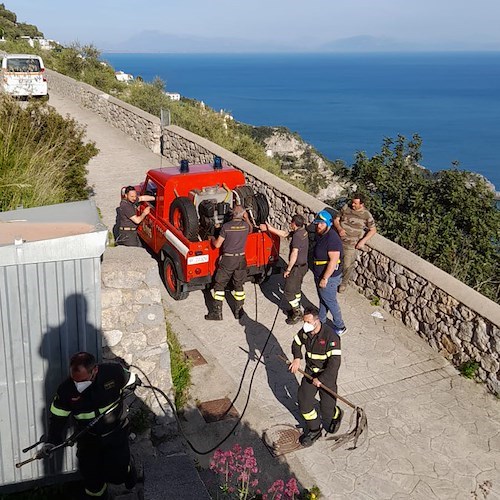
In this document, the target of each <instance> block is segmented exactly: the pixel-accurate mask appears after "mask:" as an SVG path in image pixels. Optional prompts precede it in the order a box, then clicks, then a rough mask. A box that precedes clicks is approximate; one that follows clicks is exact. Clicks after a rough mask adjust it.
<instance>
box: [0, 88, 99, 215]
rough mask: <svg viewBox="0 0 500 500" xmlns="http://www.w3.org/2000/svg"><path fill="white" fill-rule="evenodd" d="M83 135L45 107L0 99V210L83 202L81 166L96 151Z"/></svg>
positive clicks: (85, 193) (85, 194) (84, 186)
mask: <svg viewBox="0 0 500 500" xmlns="http://www.w3.org/2000/svg"><path fill="white" fill-rule="evenodd" d="M83 136H84V129H83V128H82V127H81V126H80V125H78V124H77V123H76V122H75V121H74V120H71V119H67V118H63V117H62V116H61V115H59V114H58V113H56V112H55V111H54V109H53V108H51V107H49V106H47V105H46V104H43V103H37V102H32V103H30V104H29V105H28V106H27V107H26V108H22V107H21V106H20V105H19V103H18V102H16V101H15V100H14V99H12V98H10V97H8V96H6V95H0V211H6V210H13V209H15V208H17V207H19V206H23V207H24V208H28V207H36V206H40V205H51V204H54V203H62V202H65V201H77V200H83V199H86V198H88V191H87V181H86V177H85V176H86V169H85V165H86V164H87V163H88V161H89V160H90V158H92V156H94V155H95V154H96V153H97V149H96V148H95V146H94V145H93V144H84V142H83Z"/></svg>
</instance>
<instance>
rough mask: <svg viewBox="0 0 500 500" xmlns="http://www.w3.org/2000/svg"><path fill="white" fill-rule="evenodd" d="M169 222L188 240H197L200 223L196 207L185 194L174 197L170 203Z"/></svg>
mask: <svg viewBox="0 0 500 500" xmlns="http://www.w3.org/2000/svg"><path fill="white" fill-rule="evenodd" d="M169 216H170V223H171V224H172V225H173V226H174V227H175V228H176V229H178V230H179V231H180V232H181V233H182V234H183V235H184V236H185V237H186V238H187V239H188V240H189V241H198V231H199V229H200V224H199V222H198V214H197V213H196V207H195V206H194V205H193V203H192V201H191V200H190V199H189V198H186V197H185V196H179V197H178V198H176V199H175V200H174V201H173V202H172V205H170V213H169Z"/></svg>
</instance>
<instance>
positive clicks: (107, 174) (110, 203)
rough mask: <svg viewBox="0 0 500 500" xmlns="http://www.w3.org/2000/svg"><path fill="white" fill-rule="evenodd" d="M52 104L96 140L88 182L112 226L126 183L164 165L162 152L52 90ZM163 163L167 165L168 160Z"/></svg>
mask: <svg viewBox="0 0 500 500" xmlns="http://www.w3.org/2000/svg"><path fill="white" fill-rule="evenodd" d="M49 104H50V105H51V106H54V108H55V109H56V110H57V111H58V112H59V113H60V114H61V115H63V116H66V115H70V116H71V117H72V118H74V119H75V120H76V121H77V122H79V123H80V124H81V125H85V127H86V129H87V138H88V140H90V141H94V142H95V144H96V146H97V148H98V149H99V154H98V155H97V156H95V157H94V158H92V159H91V160H90V162H89V165H88V171H89V173H88V176H87V179H88V183H89V186H91V187H92V188H93V189H94V192H95V195H94V199H95V202H96V204H97V206H98V207H99V209H100V210H101V216H102V220H103V222H104V224H105V225H106V226H108V228H109V230H111V229H112V227H113V225H114V223H115V219H116V208H117V207H118V205H119V204H120V190H121V188H122V187H123V186H128V185H130V184H132V185H135V184H138V183H140V182H142V181H143V180H144V179H145V177H146V172H147V171H148V170H150V169H152V168H158V167H159V166H160V156H159V155H156V154H154V153H153V152H152V151H150V150H149V149H147V148H145V147H144V146H142V145H141V144H139V143H137V142H136V141H134V140H133V139H131V138H130V137H129V136H127V135H126V134H124V133H123V132H121V131H120V130H118V129H116V128H113V127H112V126H110V125H109V124H108V123H106V122H105V121H104V120H103V119H102V118H100V117H99V116H98V115H96V114H95V113H93V112H92V111H90V110H88V109H82V108H80V107H79V106H78V105H77V104H76V103H75V102H73V101H70V100H68V99H63V98H61V97H59V96H58V95H57V94H56V93H55V92H53V91H52V92H51V93H50V99H49ZM163 165H164V166H166V165H167V164H166V163H165V160H163Z"/></svg>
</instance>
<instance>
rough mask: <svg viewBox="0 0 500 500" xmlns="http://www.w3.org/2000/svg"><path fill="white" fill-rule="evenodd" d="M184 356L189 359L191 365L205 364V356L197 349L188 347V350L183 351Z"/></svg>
mask: <svg viewBox="0 0 500 500" xmlns="http://www.w3.org/2000/svg"><path fill="white" fill-rule="evenodd" d="M184 357H185V358H186V359H187V360H189V361H191V363H192V365H193V366H200V365H206V364H207V362H206V360H205V358H204V357H203V356H202V355H201V354H200V351H198V349H190V350H189V351H184Z"/></svg>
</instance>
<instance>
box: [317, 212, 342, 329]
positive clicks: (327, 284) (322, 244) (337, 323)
mask: <svg viewBox="0 0 500 500" xmlns="http://www.w3.org/2000/svg"><path fill="white" fill-rule="evenodd" d="M313 223H314V224H315V225H316V242H315V245H314V249H313V274H314V281H315V283H316V290H317V291H318V296H319V319H320V321H321V323H325V322H326V317H327V315H328V311H330V312H331V313H332V316H333V327H334V330H335V333H336V334H337V335H339V336H340V335H343V334H344V333H345V332H346V330H347V328H346V326H345V324H344V321H343V319H342V312H341V311H340V306H339V303H338V301H337V289H338V287H339V285H340V282H341V280H342V266H341V262H342V241H341V240H340V237H339V235H338V234H337V232H336V231H335V230H332V224H333V220H332V216H331V214H330V213H329V212H328V211H326V210H322V211H321V212H319V213H318V215H316V218H315V219H314V221H313Z"/></svg>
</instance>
